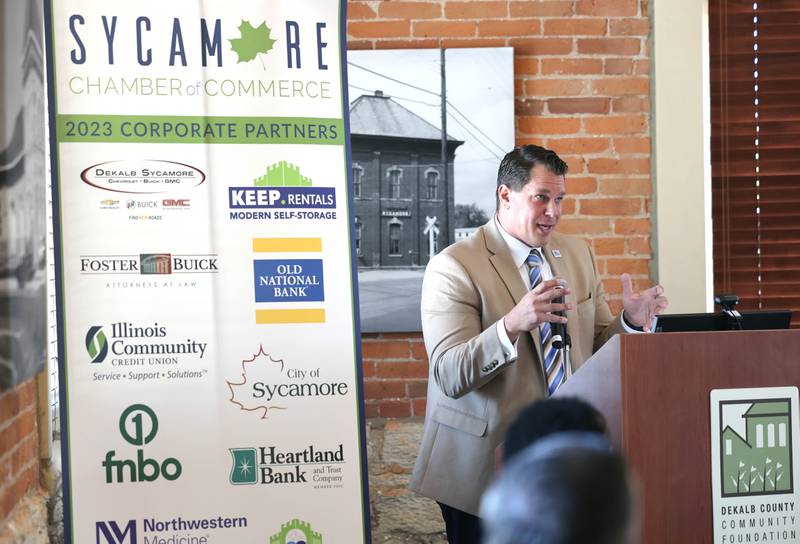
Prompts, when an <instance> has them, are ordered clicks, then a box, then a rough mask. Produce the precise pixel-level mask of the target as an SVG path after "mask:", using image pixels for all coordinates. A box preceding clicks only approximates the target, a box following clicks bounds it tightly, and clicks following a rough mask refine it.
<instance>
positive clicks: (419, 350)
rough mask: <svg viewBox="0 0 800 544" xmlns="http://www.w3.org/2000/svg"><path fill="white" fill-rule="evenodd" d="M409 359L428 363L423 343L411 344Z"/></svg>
mask: <svg viewBox="0 0 800 544" xmlns="http://www.w3.org/2000/svg"><path fill="white" fill-rule="evenodd" d="M411 358H412V359H414V360H415V361H424V362H425V363H427V362H428V352H427V351H426V350H425V343H424V342H412V343H411Z"/></svg>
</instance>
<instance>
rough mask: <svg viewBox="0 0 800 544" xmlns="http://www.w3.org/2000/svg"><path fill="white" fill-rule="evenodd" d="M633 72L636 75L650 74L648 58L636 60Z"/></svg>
mask: <svg viewBox="0 0 800 544" xmlns="http://www.w3.org/2000/svg"><path fill="white" fill-rule="evenodd" d="M633 73H634V74H636V75H637V76H646V75H649V74H650V61H649V60H648V59H640V60H637V61H636V63H635V64H634V68H633Z"/></svg>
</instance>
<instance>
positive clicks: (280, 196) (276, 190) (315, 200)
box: [228, 161, 336, 220]
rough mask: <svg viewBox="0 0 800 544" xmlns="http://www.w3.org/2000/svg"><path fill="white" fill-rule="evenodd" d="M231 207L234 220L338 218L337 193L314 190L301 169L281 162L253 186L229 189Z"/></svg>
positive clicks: (255, 181)
mask: <svg viewBox="0 0 800 544" xmlns="http://www.w3.org/2000/svg"><path fill="white" fill-rule="evenodd" d="M228 207H229V208H230V209H231V210H233V211H231V212H230V218H231V219H262V220H263V219H299V220H307V219H336V191H335V189H334V188H333V187H313V186H312V182H311V180H310V179H309V178H307V177H306V176H303V175H301V174H300V168H299V167H298V166H295V165H293V164H289V163H287V162H286V161H280V162H278V163H275V164H273V165H271V166H268V167H267V169H266V171H265V173H264V175H262V176H259V177H257V178H255V179H254V180H253V187H230V188H228ZM242 210H260V211H242Z"/></svg>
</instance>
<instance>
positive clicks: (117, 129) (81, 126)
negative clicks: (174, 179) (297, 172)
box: [57, 115, 344, 145]
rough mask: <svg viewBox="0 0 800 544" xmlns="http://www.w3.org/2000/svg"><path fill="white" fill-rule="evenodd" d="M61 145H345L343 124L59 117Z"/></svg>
mask: <svg viewBox="0 0 800 544" xmlns="http://www.w3.org/2000/svg"><path fill="white" fill-rule="evenodd" d="M57 137H58V141H59V142H124V143H149V144H152V143H161V144H316V145H344V122H343V121H342V119H326V118H322V117H319V118H317V117H203V116H176V115H59V116H58V127H57Z"/></svg>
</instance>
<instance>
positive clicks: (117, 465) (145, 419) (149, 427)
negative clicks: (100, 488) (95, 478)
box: [102, 404, 183, 484]
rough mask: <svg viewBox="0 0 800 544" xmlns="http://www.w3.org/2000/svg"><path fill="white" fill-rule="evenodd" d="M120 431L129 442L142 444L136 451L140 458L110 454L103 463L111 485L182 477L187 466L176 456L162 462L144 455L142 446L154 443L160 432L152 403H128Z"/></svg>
mask: <svg viewBox="0 0 800 544" xmlns="http://www.w3.org/2000/svg"><path fill="white" fill-rule="evenodd" d="M119 432H120V434H121V435H122V438H124V439H125V441H126V442H128V443H129V444H132V445H134V446H140V447H139V448H138V449H137V450H136V459H115V458H114V457H115V456H116V455H117V452H116V450H110V451H109V452H108V453H106V457H105V460H104V461H103V462H102V465H103V468H105V469H106V483H107V484H110V483H123V482H125V481H129V482H153V481H155V480H157V479H158V478H160V477H163V478H164V479H166V480H170V481H173V480H177V479H178V478H179V477H180V475H181V472H182V471H183V467H182V466H181V463H180V461H178V460H177V459H175V458H174V457H168V458H167V459H165V460H164V461H163V462H161V463H159V462H158V461H157V460H155V459H148V458H146V457H145V456H144V450H143V449H142V448H141V446H144V445H146V444H149V443H150V442H152V441H153V439H154V438H155V437H156V434H157V433H158V418H157V417H156V413H155V412H154V411H153V410H152V409H151V408H150V407H149V406H146V405H144V404H133V405H131V406H128V407H127V408H126V409H125V410H124V411H123V412H122V415H120V417H119ZM126 475H127V480H126Z"/></svg>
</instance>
